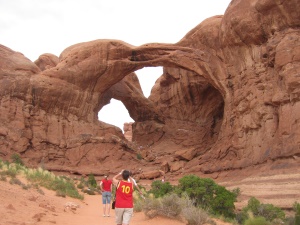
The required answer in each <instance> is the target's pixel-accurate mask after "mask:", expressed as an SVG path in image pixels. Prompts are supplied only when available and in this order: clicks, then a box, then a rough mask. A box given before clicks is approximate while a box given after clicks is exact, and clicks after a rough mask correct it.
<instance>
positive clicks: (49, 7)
mask: <svg viewBox="0 0 300 225" xmlns="http://www.w3.org/2000/svg"><path fill="white" fill-rule="evenodd" d="M230 2H231V0H209V1H204V0H184V1H183V0H151V1H145V0H0V44H2V45H5V46H6V47H8V48H11V49H12V50H14V51H18V52H21V53H23V54H24V55H25V56H26V57H27V58H29V59H30V60H31V61H35V60H36V59H37V58H38V57H39V56H40V55H41V54H44V53H52V54H54V55H57V56H59V55H60V53H61V52H62V51H63V50H64V49H66V48H67V47H69V46H71V45H73V44H77V43H80V42H87V41H92V40H96V39H117V40H122V41H125V42H127V43H129V44H131V45H134V46H139V45H142V44H146V43H155V42H158V43H176V42H178V41H180V39H182V38H183V37H184V36H185V35H186V34H187V33H188V32H189V31H190V30H192V29H193V28H194V27H196V26H197V25H198V24H199V23H201V22H202V21H203V20H205V19H207V18H209V17H212V16H215V15H223V14H224V13H225V10H226V8H227V7H228V5H229V3H230ZM162 71H163V70H162V68H161V67H153V68H150V67H149V68H143V69H141V70H138V71H136V74H137V76H138V78H139V80H140V83H141V87H142V90H143V92H144V95H145V96H146V97H148V96H149V95H150V92H151V88H152V87H153V85H154V83H155V81H156V80H157V78H158V77H159V76H161V75H162ZM98 117H99V119H100V120H101V121H104V122H106V123H109V124H113V125H115V126H118V127H120V128H121V129H123V124H124V122H133V120H132V119H131V118H130V116H129V114H128V111H127V110H126V108H125V107H124V105H123V104H122V103H121V102H119V101H117V100H111V103H110V104H109V105H107V106H104V107H103V108H102V109H101V111H100V112H99V114H98Z"/></svg>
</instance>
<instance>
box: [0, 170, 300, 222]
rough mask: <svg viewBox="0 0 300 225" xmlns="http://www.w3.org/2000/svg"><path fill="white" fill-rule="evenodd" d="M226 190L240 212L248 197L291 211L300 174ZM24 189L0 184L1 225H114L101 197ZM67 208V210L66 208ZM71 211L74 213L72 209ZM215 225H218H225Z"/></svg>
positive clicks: (139, 216) (298, 196)
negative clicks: (233, 192)
mask: <svg viewBox="0 0 300 225" xmlns="http://www.w3.org/2000/svg"><path fill="white" fill-rule="evenodd" d="M219 184H221V185H223V186H225V187H226V188H228V189H233V188H240V190H241V195H240V197H239V199H238V202H237V203H236V208H237V209H241V208H242V207H244V206H245V205H246V204H247V201H248V199H249V198H250V197H251V196H254V197H256V198H258V199H259V200H260V201H261V202H262V203H271V204H274V205H276V206H279V207H282V208H284V209H287V210H290V209H291V207H292V205H293V203H294V202H295V201H297V202H300V192H299V190H300V173H293V174H278V175H270V176H252V177H248V178H245V179H239V180H234V181H227V182H222V183H219ZM42 190H43V192H44V194H41V193H39V192H38V191H37V189H34V188H30V189H28V190H25V189H23V188H22V187H21V186H20V185H16V184H10V183H9V179H8V180H7V181H0V199H1V203H0V225H50V224H56V225H83V224H84V225H100V224H101V225H102V224H105V225H115V219H114V210H111V216H110V217H103V216H102V203H101V195H87V194H85V195H84V200H83V201H81V200H77V199H72V198H69V197H66V198H63V197H58V196H56V194H55V192H53V191H49V190H47V189H42ZM68 206H69V207H68ZM72 208H73V209H72ZM150 224H159V225H169V224H170V225H171V224H172V225H182V224H185V223H184V222H181V221H177V220H171V219H168V218H163V217H156V218H153V219H148V218H147V217H146V216H145V215H144V213H142V212H140V213H134V216H133V218H132V221H131V223H130V225H150ZM224 224H226V223H223V222H222V221H217V225H224Z"/></svg>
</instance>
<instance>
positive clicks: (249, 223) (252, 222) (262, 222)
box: [245, 217, 270, 225]
mask: <svg viewBox="0 0 300 225" xmlns="http://www.w3.org/2000/svg"><path fill="white" fill-rule="evenodd" d="M245 225H270V222H268V221H267V220H266V219H265V218H264V217H254V218H250V219H247V220H246V222H245Z"/></svg>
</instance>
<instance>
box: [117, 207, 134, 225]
mask: <svg viewBox="0 0 300 225" xmlns="http://www.w3.org/2000/svg"><path fill="white" fill-rule="evenodd" d="M132 214H133V208H115V215H116V224H129V222H130V220H131V217H132Z"/></svg>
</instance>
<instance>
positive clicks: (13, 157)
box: [11, 153, 24, 166]
mask: <svg viewBox="0 0 300 225" xmlns="http://www.w3.org/2000/svg"><path fill="white" fill-rule="evenodd" d="M11 160H12V162H13V163H15V164H18V165H21V166H23V165H24V163H23V161H22V159H21V156H20V155H19V154H17V153H14V154H12V155H11Z"/></svg>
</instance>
